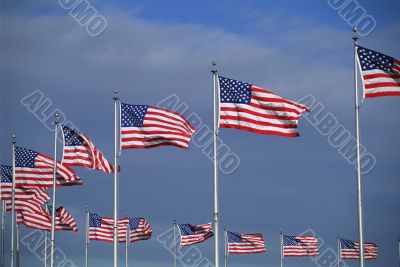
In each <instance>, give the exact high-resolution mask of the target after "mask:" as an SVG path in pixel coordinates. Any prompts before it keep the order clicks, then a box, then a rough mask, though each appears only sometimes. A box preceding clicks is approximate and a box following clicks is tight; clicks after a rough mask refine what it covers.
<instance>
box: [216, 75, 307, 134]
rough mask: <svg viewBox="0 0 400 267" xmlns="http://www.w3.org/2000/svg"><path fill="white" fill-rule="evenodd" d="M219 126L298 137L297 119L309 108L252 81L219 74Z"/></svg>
mask: <svg viewBox="0 0 400 267" xmlns="http://www.w3.org/2000/svg"><path fill="white" fill-rule="evenodd" d="M218 80H219V87H220V107H219V127H220V128H236V129H240V130H245V131H249V132H253V133H259V134H271V135H279V136H285V137H296V136H299V133H298V132H297V125H298V121H299V118H300V116H301V114H302V112H304V111H308V107H306V106H304V105H302V104H299V103H296V102H293V101H290V100H287V99H284V98H282V97H280V96H278V95H276V94H274V93H272V92H269V91H267V90H265V89H263V88H261V87H258V86H255V85H253V84H249V83H245V82H241V81H236V80H232V79H228V78H224V77H218Z"/></svg>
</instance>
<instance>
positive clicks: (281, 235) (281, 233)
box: [280, 229, 283, 267]
mask: <svg viewBox="0 0 400 267" xmlns="http://www.w3.org/2000/svg"><path fill="white" fill-rule="evenodd" d="M280 237H281V240H280V241H281V267H283V231H282V229H281V232H280Z"/></svg>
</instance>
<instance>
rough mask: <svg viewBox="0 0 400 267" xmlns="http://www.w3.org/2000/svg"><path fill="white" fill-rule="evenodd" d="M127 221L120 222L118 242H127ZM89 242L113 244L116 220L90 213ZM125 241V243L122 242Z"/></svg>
mask: <svg viewBox="0 0 400 267" xmlns="http://www.w3.org/2000/svg"><path fill="white" fill-rule="evenodd" d="M126 225H127V219H126V218H123V219H119V220H118V225H117V227H118V232H117V235H118V242H125V240H126ZM88 227H89V240H97V241H104V242H113V240H114V219H113V218H111V217H100V216H99V215H97V214H95V213H89V225H88ZM122 240H123V241H122Z"/></svg>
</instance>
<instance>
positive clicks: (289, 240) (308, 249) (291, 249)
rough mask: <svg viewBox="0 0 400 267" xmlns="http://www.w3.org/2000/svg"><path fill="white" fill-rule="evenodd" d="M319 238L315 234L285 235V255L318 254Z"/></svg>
mask: <svg viewBox="0 0 400 267" xmlns="http://www.w3.org/2000/svg"><path fill="white" fill-rule="evenodd" d="M318 255H319V252H318V239H317V238H316V237H314V236H286V235H284V236H283V256H284V257H287V256H294V257H302V256H318Z"/></svg>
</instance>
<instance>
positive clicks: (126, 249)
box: [125, 212, 129, 267]
mask: <svg viewBox="0 0 400 267" xmlns="http://www.w3.org/2000/svg"><path fill="white" fill-rule="evenodd" d="M125 218H127V219H128V224H127V225H126V240H125V267H128V266H129V264H128V248H129V218H128V213H126V212H125Z"/></svg>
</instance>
